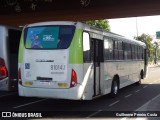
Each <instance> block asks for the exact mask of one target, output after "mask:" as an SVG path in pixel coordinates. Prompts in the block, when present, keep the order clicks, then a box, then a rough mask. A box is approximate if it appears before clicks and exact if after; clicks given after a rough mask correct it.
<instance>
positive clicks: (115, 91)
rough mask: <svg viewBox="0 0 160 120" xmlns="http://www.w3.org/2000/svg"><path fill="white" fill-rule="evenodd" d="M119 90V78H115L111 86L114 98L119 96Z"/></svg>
mask: <svg viewBox="0 0 160 120" xmlns="http://www.w3.org/2000/svg"><path fill="white" fill-rule="evenodd" d="M118 91H119V85H118V81H117V80H113V82H112V87H111V97H112V98H114V97H116V96H117V94H118Z"/></svg>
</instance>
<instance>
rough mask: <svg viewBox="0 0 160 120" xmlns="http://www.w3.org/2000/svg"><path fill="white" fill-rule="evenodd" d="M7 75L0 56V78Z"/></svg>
mask: <svg viewBox="0 0 160 120" xmlns="http://www.w3.org/2000/svg"><path fill="white" fill-rule="evenodd" d="M7 76H8V71H7V68H6V66H5V62H4V60H3V59H2V58H0V80H2V79H4V78H6V77H7Z"/></svg>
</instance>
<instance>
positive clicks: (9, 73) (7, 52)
mask: <svg viewBox="0 0 160 120" xmlns="http://www.w3.org/2000/svg"><path fill="white" fill-rule="evenodd" d="M21 32H22V30H21V28H18V27H13V26H7V25H0V90H4V91H12V90H17V88H18V72H17V69H18V48H19V41H20V36H21Z"/></svg>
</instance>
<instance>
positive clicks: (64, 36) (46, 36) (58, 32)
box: [24, 25, 75, 49]
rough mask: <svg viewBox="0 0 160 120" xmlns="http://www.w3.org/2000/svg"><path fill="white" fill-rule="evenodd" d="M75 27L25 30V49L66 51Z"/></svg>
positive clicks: (44, 27)
mask: <svg viewBox="0 0 160 120" xmlns="http://www.w3.org/2000/svg"><path fill="white" fill-rule="evenodd" d="M74 31H75V26H68V25H66V26H41V27H29V28H27V29H26V30H25V37H24V38H25V47H26V48H28V49H66V48H68V47H69V45H70V43H71V41H72V39H73V35H74Z"/></svg>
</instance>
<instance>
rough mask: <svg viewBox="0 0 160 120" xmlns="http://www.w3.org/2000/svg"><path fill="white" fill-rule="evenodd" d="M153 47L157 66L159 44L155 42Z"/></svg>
mask: <svg viewBox="0 0 160 120" xmlns="http://www.w3.org/2000/svg"><path fill="white" fill-rule="evenodd" d="M153 47H154V54H155V58H154V62H155V64H157V58H158V48H159V45H158V42H154V43H153Z"/></svg>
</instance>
